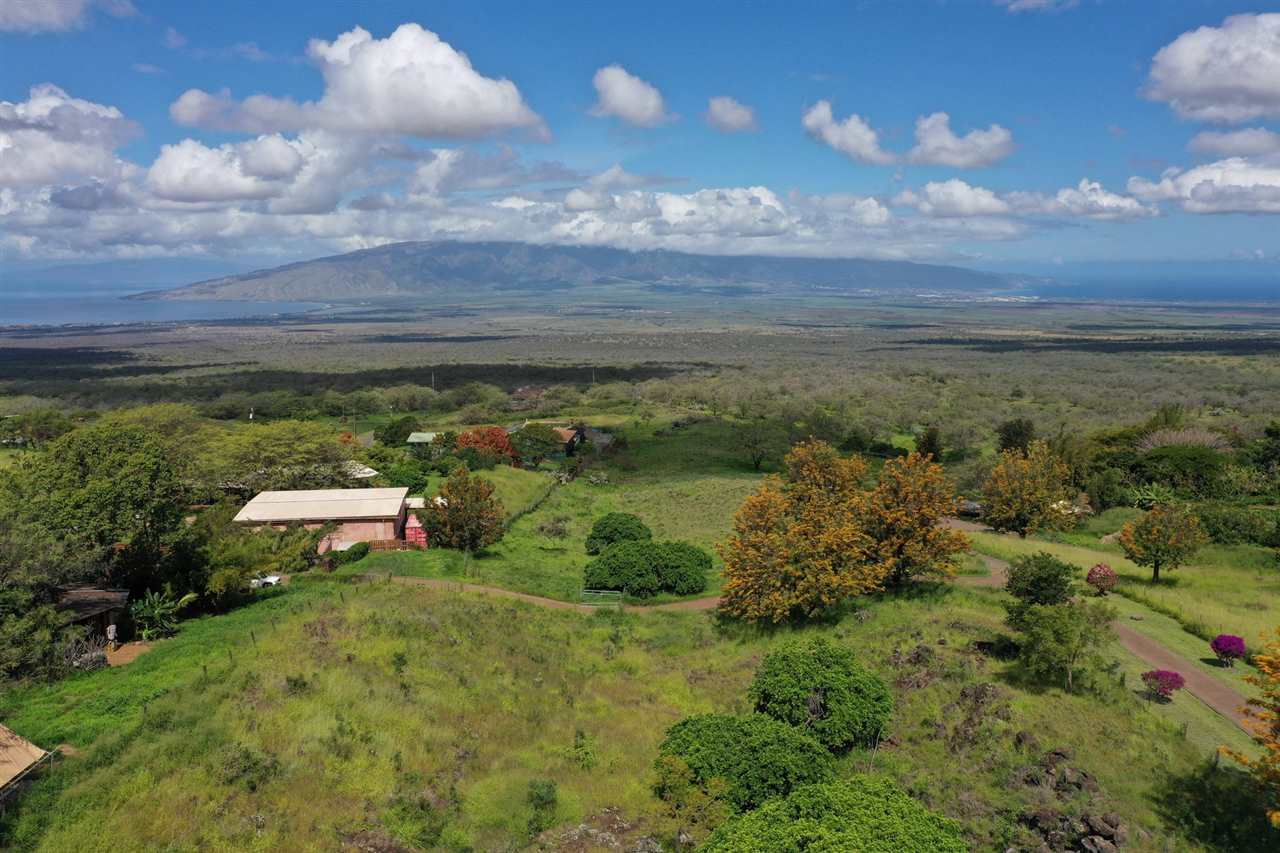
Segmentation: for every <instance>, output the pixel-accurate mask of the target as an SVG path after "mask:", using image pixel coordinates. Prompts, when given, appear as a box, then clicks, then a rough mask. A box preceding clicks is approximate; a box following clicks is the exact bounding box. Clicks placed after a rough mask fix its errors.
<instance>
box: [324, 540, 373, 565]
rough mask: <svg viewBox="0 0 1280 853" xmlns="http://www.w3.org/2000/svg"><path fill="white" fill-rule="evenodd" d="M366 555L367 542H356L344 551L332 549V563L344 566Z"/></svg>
mask: <svg viewBox="0 0 1280 853" xmlns="http://www.w3.org/2000/svg"><path fill="white" fill-rule="evenodd" d="M367 556H369V543H368V542H357V543H356V544H354V545H352V546H351V547H350V548H348V549H347V550H345V551H334V552H333V563H334V565H336V566H346V565H348V564H350V563H358V562H360V561H361V560H363V559H364V558H365V557H367Z"/></svg>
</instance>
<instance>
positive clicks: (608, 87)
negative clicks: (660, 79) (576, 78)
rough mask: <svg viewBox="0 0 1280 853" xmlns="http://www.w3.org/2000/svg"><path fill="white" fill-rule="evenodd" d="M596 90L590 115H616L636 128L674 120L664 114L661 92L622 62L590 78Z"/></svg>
mask: <svg viewBox="0 0 1280 853" xmlns="http://www.w3.org/2000/svg"><path fill="white" fill-rule="evenodd" d="M591 85H593V86H595V89H596V104H595V106H594V107H592V108H591V114H592V115H593V116H599V117H601V118H604V117H607V116H615V117H617V118H620V119H622V120H623V121H625V122H627V123H628V124H633V125H635V126H636V127H657V126H658V125H660V124H667V123H668V122H672V121H675V118H676V117H675V116H673V115H670V114H668V113H667V107H666V103H665V102H664V101H663V99H662V93H661V92H659V91H658V90H657V88H656V87H655V86H653V85H652V84H651V83H647V82H645V81H644V80H641V79H640V78H639V77H637V76H635V75H634V74H631V73H630V72H628V71H627V69H625V68H623V67H622V66H621V65H607V66H605V67H604V68H601V69H600V70H599V71H597V72H596V73H595V76H594V77H592V78H591Z"/></svg>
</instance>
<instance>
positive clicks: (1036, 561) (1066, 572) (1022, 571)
mask: <svg viewBox="0 0 1280 853" xmlns="http://www.w3.org/2000/svg"><path fill="white" fill-rule="evenodd" d="M1075 576H1076V567H1075V566H1073V565H1071V564H1070V563H1066V562H1063V561H1062V560H1059V559H1058V558H1057V557H1055V556H1053V555H1052V554H1050V553H1049V552H1048V551H1040V552H1038V553H1036V554H1028V555H1026V556H1023V557H1018V558H1017V559H1015V560H1014V561H1013V562H1012V564H1010V566H1009V578H1008V580H1006V581H1005V586H1004V588H1005V591H1006V592H1008V593H1009V594H1010V595H1012V596H1013V597H1014V598H1016V599H1018V601H1021V602H1023V603H1025V604H1062V603H1064V602H1067V601H1070V600H1071V596H1073V595H1074V594H1075Z"/></svg>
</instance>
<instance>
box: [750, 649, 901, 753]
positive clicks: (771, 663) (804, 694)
mask: <svg viewBox="0 0 1280 853" xmlns="http://www.w3.org/2000/svg"><path fill="white" fill-rule="evenodd" d="M749 695H750V697H751V701H752V702H753V703H755V709H756V710H757V711H759V712H761V713H763V714H767V715H768V716H770V717H773V718H774V719H777V720H781V721H782V722H784V723H789V724H790V725H793V726H799V727H801V728H802V729H805V730H807V731H808V732H809V733H811V734H812V735H813V736H814V737H815V738H817V740H818V742H819V743H821V744H822V745H823V746H825V747H827V749H830V750H832V751H833V752H843V751H844V750H847V749H849V748H850V747H851V746H853V745H855V744H871V743H873V742H874V741H875V740H876V739H877V738H878V737H879V736H880V733H881V731H883V729H884V727H885V724H886V723H888V722H889V715H890V714H891V713H892V711H893V698H892V697H891V696H890V694H889V688H888V687H887V686H886V685H885V683H884V682H883V681H881V680H880V678H879V677H878V676H876V675H875V674H874V673H871V672H868V671H867V670H866V669H863V668H862V667H861V666H860V665H859V664H858V661H857V660H856V659H855V658H854V655H853V652H852V651H851V650H849V649H847V648H845V647H843V646H839V645H836V644H835V643H833V642H831V641H830V640H828V639H827V638H826V637H821V636H816V637H812V638H810V639H809V640H796V641H791V642H788V643H785V644H783V645H782V646H780V647H778V648H777V649H774V650H773V651H771V652H769V653H768V654H767V655H765V657H764V662H763V663H762V664H761V666H760V669H759V671H758V672H756V677H755V681H753V682H752V683H751V689H750V692H749Z"/></svg>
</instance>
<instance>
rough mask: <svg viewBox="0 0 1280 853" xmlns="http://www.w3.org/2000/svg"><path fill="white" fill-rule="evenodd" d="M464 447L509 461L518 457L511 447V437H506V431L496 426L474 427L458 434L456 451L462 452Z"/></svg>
mask: <svg viewBox="0 0 1280 853" xmlns="http://www.w3.org/2000/svg"><path fill="white" fill-rule="evenodd" d="M464 447H471V448H475V449H476V450H481V451H488V452H490V453H493V454H496V455H498V456H506V457H508V458H510V459H515V458H517V455H518V454H517V453H516V451H515V448H514V447H512V446H511V437H510V436H508V435H507V431H506V430H505V429H503V428H502V427H496V426H488V427H476V428H475V429H469V430H467V431H466V432H464V433H460V434H459V435H458V449H459V450H462V449H463V448H464Z"/></svg>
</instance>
